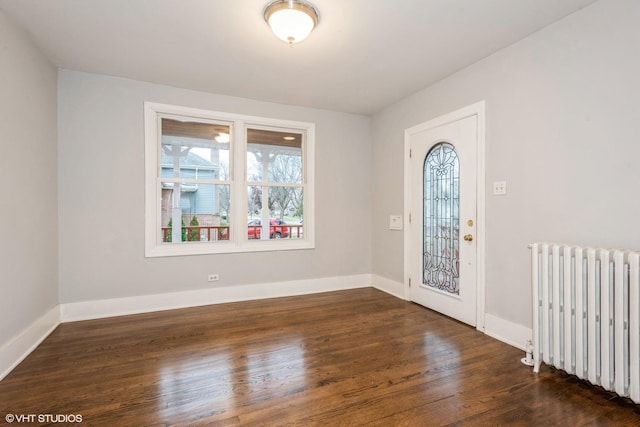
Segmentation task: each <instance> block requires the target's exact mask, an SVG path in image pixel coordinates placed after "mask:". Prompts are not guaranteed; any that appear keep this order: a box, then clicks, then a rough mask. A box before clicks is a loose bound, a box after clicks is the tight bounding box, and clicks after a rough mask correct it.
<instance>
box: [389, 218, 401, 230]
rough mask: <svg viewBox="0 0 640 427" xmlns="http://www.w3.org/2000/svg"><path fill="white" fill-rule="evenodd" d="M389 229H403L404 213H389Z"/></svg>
mask: <svg viewBox="0 0 640 427" xmlns="http://www.w3.org/2000/svg"><path fill="white" fill-rule="evenodd" d="M389 230H402V215H389Z"/></svg>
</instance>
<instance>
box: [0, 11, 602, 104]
mask: <svg viewBox="0 0 640 427" xmlns="http://www.w3.org/2000/svg"><path fill="white" fill-rule="evenodd" d="M594 1H595V0H386V1H385V0H314V1H313V3H314V4H315V5H316V7H317V8H318V10H319V11H320V24H319V25H318V27H317V28H316V30H315V31H314V32H312V33H311V35H310V36H309V38H308V39H307V40H305V41H304V42H302V43H300V44H297V45H294V46H293V47H290V46H288V45H287V44H286V43H284V42H282V41H280V40H278V39H277V38H276V37H275V36H274V35H273V34H272V33H271V31H270V30H269V28H268V27H267V25H266V24H265V22H264V20H263V18H262V11H263V8H264V6H265V4H266V3H267V0H0V9H2V10H4V11H5V13H6V14H7V15H9V16H10V17H12V18H13V19H14V20H15V21H17V22H18V23H19V24H20V25H21V26H22V27H24V28H26V29H27V31H28V32H30V33H31V34H32V36H33V38H34V40H35V41H36V43H37V44H38V45H39V46H40V47H41V49H42V50H43V51H44V52H45V53H46V55H48V56H49V58H50V59H51V61H52V62H53V63H54V64H56V65H58V66H59V67H62V68H67V69H73V70H80V71H87V72H93V73H100V74H107V75H111V76H119V77H127V78H131V79H136V80H144V81H149V82H154V83H161V84H166V85H172V86H177V87H181V88H188V89H196V90H202V91H207V92H212V93H217V94H224V95H232V96H240V97H245V98H252V99H258V100H265V101H273V102H279V103H285V104H295V105H301V106H308V107H316V108H324V109H330V110H336V111H344V112H352V113H360V114H372V113H375V112H376V111H379V110H380V109H382V108H384V107H385V106H387V105H390V104H392V103H394V102H396V101H398V100H400V99H402V98H403V97H405V96H407V95H409V94H411V93H414V92H416V91H418V90H420V89H422V88H424V87H427V86H429V85H430V84H432V83H434V82H436V81H438V80H440V79H442V78H444V77H446V76H448V75H450V74H452V73H454V72H456V71H458V70H460V69H462V68H464V67H465V66H467V65H470V64H472V63H473V62H475V61H477V60H479V59H481V58H484V57H486V56H488V55H490V54H491V53H493V52H495V51H497V50H499V49H501V48H503V47H505V46H508V45H510V44H512V43H514V42H516V41H518V40H520V39H522V38H524V37H525V36H527V35H529V34H531V33H533V32H535V31H537V30H539V29H541V28H542V27H545V26H546V25H549V24H550V23H552V22H554V21H557V20H558V19H561V18H562V17H564V16H566V15H568V14H570V13H572V12H574V11H576V10H578V9H580V8H582V7H585V6H586V5H588V4H590V3H593V2H594Z"/></svg>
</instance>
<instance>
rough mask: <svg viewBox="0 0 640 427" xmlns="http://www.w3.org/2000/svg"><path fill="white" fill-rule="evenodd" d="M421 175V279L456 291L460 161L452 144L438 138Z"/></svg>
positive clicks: (457, 286)
mask: <svg viewBox="0 0 640 427" xmlns="http://www.w3.org/2000/svg"><path fill="white" fill-rule="evenodd" d="M423 179H424V187H423V188H424V195H423V196H424V197H423V199H424V211H423V214H424V222H423V227H424V229H423V235H424V240H423V245H424V246H423V280H422V283H423V284H425V285H428V286H431V287H433V288H436V289H439V290H442V291H446V292H449V293H452V294H455V295H459V294H460V282H459V264H460V257H459V244H460V242H459V237H458V236H459V229H460V221H459V217H458V212H459V205H460V164H459V160H458V154H457V153H456V150H455V148H454V147H453V145H451V144H448V143H446V142H442V143H439V144H437V145H435V146H434V147H433V148H432V149H431V150H430V151H429V154H427V157H426V159H425V162H424V169H423Z"/></svg>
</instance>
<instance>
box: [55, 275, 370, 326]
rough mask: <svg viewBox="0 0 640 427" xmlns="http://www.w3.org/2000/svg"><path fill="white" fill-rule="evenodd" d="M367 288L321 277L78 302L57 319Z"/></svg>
mask: <svg viewBox="0 0 640 427" xmlns="http://www.w3.org/2000/svg"><path fill="white" fill-rule="evenodd" d="M370 286H371V275H370V274H359V275H353V276H339V277H323V278H319V279H305V280H292V281H287V282H274V283H261V284H255V285H242V286H228V287H219V288H208V289H199V290H192V291H183V292H171V293H165V294H155V295H143V296H138V297H125V298H113V299H105V300H94V301H82V302H74V303H66V304H61V305H60V313H61V314H60V318H61V321H62V322H74V321H78V320H89V319H101V318H105V317H114V316H125V315H128V314H139V313H148V312H152V311H161V310H171V309H176V308H186V307H197V306H202V305H210V304H221V303H226V302H238V301H248V300H257V299H265V298H278V297H286V296H294V295H307V294H314V293H319V292H329V291H338V290H344V289H356V288H365V287H370Z"/></svg>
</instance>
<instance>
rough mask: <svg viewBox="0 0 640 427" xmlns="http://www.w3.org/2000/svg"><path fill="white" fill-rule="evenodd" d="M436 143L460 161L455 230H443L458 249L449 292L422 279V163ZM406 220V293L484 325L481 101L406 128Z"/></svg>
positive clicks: (423, 303)
mask: <svg viewBox="0 0 640 427" xmlns="http://www.w3.org/2000/svg"><path fill="white" fill-rule="evenodd" d="M441 143H445V144H450V145H452V146H453V148H454V149H455V153H456V154H457V157H458V161H459V165H460V206H459V209H460V212H459V216H458V218H459V234H458V235H455V236H453V233H446V234H447V236H449V237H453V238H454V240H456V241H457V249H459V267H456V270H458V271H459V282H458V279H456V282H457V283H456V284H459V291H456V292H453V293H452V291H449V292H447V291H445V290H441V289H437V288H436V287H434V286H430V285H429V284H423V281H426V280H423V279H424V274H423V267H424V262H425V261H424V260H425V258H424V254H423V250H424V243H423V238H424V232H425V231H424V228H423V225H424V223H423V219H424V215H423V214H424V211H425V208H424V202H423V196H424V191H423V183H424V177H423V170H424V169H423V167H424V162H425V159H426V157H427V155H428V154H429V152H430V150H431V149H432V148H433V147H434V146H438V147H439V148H438V150H440V149H441V147H440V145H441ZM405 224H407V226H406V227H405V232H404V237H405V245H404V246H405V252H404V253H405V255H404V258H405V261H404V264H405V269H404V270H405V298H406V299H408V300H411V301H415V302H417V303H419V304H421V305H424V306H426V307H428V308H431V309H433V310H436V311H438V312H441V313H443V314H445V315H447V316H450V317H453V318H455V319H458V320H460V321H462V322H465V323H467V324H470V325H473V326H476V328H477V329H479V330H484V284H485V283H484V102H480V103H477V104H473V105H471V106H469V107H466V108H463V109H461V110H457V111H454V112H452V113H449V114H447V115H445V116H442V117H438V118H436V119H433V120H430V121H428V122H425V123H422V124H420V125H417V126H414V127H412V128H409V129H407V130H406V131H405ZM427 229H429V227H427ZM430 241H433V240H432V239H431V240H430ZM456 253H457V251H456ZM456 265H458V264H456Z"/></svg>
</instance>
